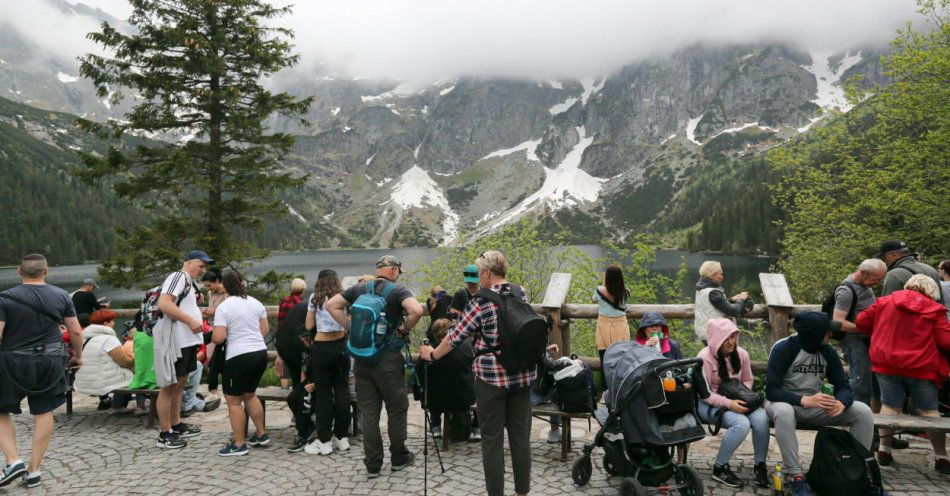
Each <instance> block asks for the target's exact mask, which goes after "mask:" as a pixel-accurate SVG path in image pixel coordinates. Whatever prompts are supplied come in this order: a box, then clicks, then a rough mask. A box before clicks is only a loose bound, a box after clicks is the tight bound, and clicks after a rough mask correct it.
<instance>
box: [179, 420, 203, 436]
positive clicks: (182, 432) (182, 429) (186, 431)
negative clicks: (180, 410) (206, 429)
mask: <svg viewBox="0 0 950 496" xmlns="http://www.w3.org/2000/svg"><path fill="white" fill-rule="evenodd" d="M172 431H174V432H175V434H178V437H180V438H183V439H187V438H189V437H195V436H197V435H199V434H201V428H200V427H198V426H197V425H192V424H186V423H184V422H182V423H180V424H178V425H173V426H172Z"/></svg>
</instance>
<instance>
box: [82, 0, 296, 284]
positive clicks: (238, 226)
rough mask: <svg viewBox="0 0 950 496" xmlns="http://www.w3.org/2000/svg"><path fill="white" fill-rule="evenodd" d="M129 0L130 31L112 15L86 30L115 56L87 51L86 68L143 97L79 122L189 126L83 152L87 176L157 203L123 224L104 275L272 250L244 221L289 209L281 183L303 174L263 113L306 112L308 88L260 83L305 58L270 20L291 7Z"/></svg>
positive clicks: (235, 259) (106, 91) (287, 138)
mask: <svg viewBox="0 0 950 496" xmlns="http://www.w3.org/2000/svg"><path fill="white" fill-rule="evenodd" d="M130 3H131V6H132V8H133V12H132V14H131V16H130V17H129V20H128V23H129V25H130V26H131V30H130V32H129V33H123V32H120V31H118V30H117V29H116V28H115V27H113V26H110V25H109V24H108V23H105V22H104V23H102V25H101V31H100V32H93V33H90V34H89V35H88V37H89V38H90V39H91V40H93V41H95V42H96V43H99V44H101V45H103V46H104V48H105V50H106V51H107V52H110V56H104V55H97V54H87V55H85V56H84V57H81V58H80V61H81V67H80V74H81V75H82V76H84V77H86V78H89V79H91V80H92V81H93V82H94V84H95V85H96V87H97V91H98V94H99V95H100V96H101V97H103V98H108V99H109V100H110V101H111V102H112V103H113V104H114V103H118V102H119V101H120V100H121V99H122V98H124V97H125V96H127V95H129V94H130V95H132V96H133V97H134V98H135V100H136V102H139V103H137V104H136V105H135V106H134V108H133V109H132V110H131V111H130V112H129V113H127V114H126V116H125V120H123V121H110V123H109V124H107V125H103V124H98V123H94V122H91V121H85V120H84V121H82V122H81V124H82V125H83V126H84V128H85V129H87V130H89V131H90V132H96V133H99V134H106V135H110V136H111V137H113V138H117V137H119V136H120V135H122V134H123V133H130V134H145V135H151V136H161V137H165V138H166V139H167V138H168V137H170V136H172V137H174V136H184V137H183V138H181V139H179V140H178V141H177V142H175V143H168V144H164V145H160V146H138V147H136V148H134V150H133V151H131V152H123V151H122V150H121V149H120V148H119V147H111V148H110V150H109V152H108V153H107V154H105V155H104V156H103V155H92V154H84V155H83V156H82V161H83V166H82V167H81V168H80V170H78V171H77V175H78V176H79V177H80V178H82V179H83V180H84V181H87V182H89V183H94V184H95V183H100V182H102V181H103V180H106V181H109V182H111V184H112V185H113V187H114V188H115V190H116V192H117V193H118V194H119V195H120V196H122V197H126V198H131V199H134V200H136V201H137V202H141V203H143V204H145V205H147V207H148V208H149V210H150V211H151V213H152V218H151V219H149V221H148V222H146V223H145V224H144V225H143V226H141V227H137V228H135V229H131V230H128V229H122V228H119V229H118V231H119V232H118V234H119V236H118V242H117V246H116V255H115V256H113V257H112V258H110V259H108V260H105V261H104V262H103V264H102V266H101V267H100V275H101V276H102V277H103V278H104V279H106V280H108V281H110V282H111V283H113V284H117V285H125V286H130V285H133V284H136V283H138V282H139V281H143V280H146V279H148V278H150V277H154V276H155V275H157V274H160V273H162V272H165V271H168V270H174V269H175V268H177V266H178V264H180V263H181V262H180V256H181V253H182V251H183V250H186V249H191V248H201V249H205V250H206V251H208V253H209V254H211V255H212V256H213V257H214V258H215V259H217V260H218V261H220V262H221V263H223V264H225V265H232V264H235V263H240V261H241V260H246V259H249V258H259V257H262V256H264V255H266V250H263V249H261V248H259V247H258V246H257V245H256V244H255V243H253V242H248V241H242V240H241V239H239V238H238V237H237V231H238V230H246V229H251V230H256V229H258V228H260V226H261V222H262V219H263V218H265V217H266V216H269V215H280V214H282V213H285V212H286V210H287V209H286V206H284V205H283V203H282V201H281V200H280V198H279V192H280V191H281V189H283V188H287V187H292V186H296V185H299V184H301V183H302V181H303V180H304V178H303V177H296V176H295V175H293V174H292V173H289V172H285V171H283V170H282V169H281V167H280V160H281V159H282V158H283V157H284V156H285V155H286V154H287V152H288V151H289V150H290V148H291V146H292V145H293V143H294V138H293V136H291V135H288V134H284V133H276V132H270V130H269V129H268V128H267V126H266V124H265V121H266V120H267V119H268V118H269V117H272V116H273V115H274V114H280V115H283V116H286V117H288V118H294V119H299V120H300V121H301V122H304V123H305V121H304V119H303V115H304V113H305V112H306V111H307V109H308V107H309V106H310V103H311V101H312V98H305V99H297V98H295V97H293V96H291V95H289V94H287V93H272V92H271V91H269V90H267V89H266V88H265V87H264V86H263V85H262V84H261V81H262V80H264V79H265V78H267V77H268V76H270V75H272V74H274V73H276V72H278V71H280V70H281V69H283V68H285V67H289V66H292V65H294V64H296V63H297V62H298V59H299V56H298V55H296V54H292V53H291V52H292V46H291V44H290V42H289V40H290V39H292V38H293V32H292V31H290V30H288V29H283V28H279V27H272V26H271V24H272V22H271V20H272V19H274V18H276V17H280V16H282V15H285V14H288V13H290V7H283V8H277V7H273V6H271V5H268V4H267V3H266V2H263V1H259V0H130Z"/></svg>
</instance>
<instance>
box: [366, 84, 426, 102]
mask: <svg viewBox="0 0 950 496" xmlns="http://www.w3.org/2000/svg"><path fill="white" fill-rule="evenodd" d="M417 93H420V91H419V90H418V89H417V88H416V87H415V86H411V85H408V84H406V83H402V84H400V85H399V86H396V87H395V88H393V89H391V90H389V91H386V92H384V93H380V94H378V95H368V96H361V97H360V100H361V101H362V102H363V103H372V102H378V101H381V100H388V99H390V98H405V97H407V96H412V95H415V94H417Z"/></svg>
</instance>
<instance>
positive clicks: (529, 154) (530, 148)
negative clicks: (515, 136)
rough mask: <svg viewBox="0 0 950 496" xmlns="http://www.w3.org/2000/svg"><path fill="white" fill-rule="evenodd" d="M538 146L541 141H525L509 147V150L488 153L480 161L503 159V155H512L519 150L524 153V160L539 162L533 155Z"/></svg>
mask: <svg viewBox="0 0 950 496" xmlns="http://www.w3.org/2000/svg"><path fill="white" fill-rule="evenodd" d="M540 144H541V140H531V141H525V142H524V143H521V144H520V145H515V146H513V147H511V148H504V149H501V150H495V151H493V152H491V153H489V154H488V155H485V156H484V157H482V158H481V160H486V159H489V158H495V157H504V156H505V155H511V154H512V153H515V152H519V151H521V150H524V151H525V156H526V158H527V159H528V160H533V161H535V162H540V161H541V160H540V159H539V158H538V156H537V155H536V154H535V152H536V151H537V149H538V145H540Z"/></svg>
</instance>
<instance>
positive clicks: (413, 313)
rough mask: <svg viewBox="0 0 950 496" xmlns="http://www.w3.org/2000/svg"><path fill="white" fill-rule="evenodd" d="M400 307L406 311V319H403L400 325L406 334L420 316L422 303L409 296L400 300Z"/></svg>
mask: <svg viewBox="0 0 950 496" xmlns="http://www.w3.org/2000/svg"><path fill="white" fill-rule="evenodd" d="M402 308H403V309H404V310H405V311H406V320H404V321H403V323H402V327H403V329H405V331H406V333H405V334H407V335H408V334H409V331H411V330H412V328H413V327H415V326H416V323H418V322H419V319H421V318H422V305H420V304H419V300H417V299H415V298H413V297H411V296H410V297H408V298H405V299H403V300H402Z"/></svg>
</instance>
